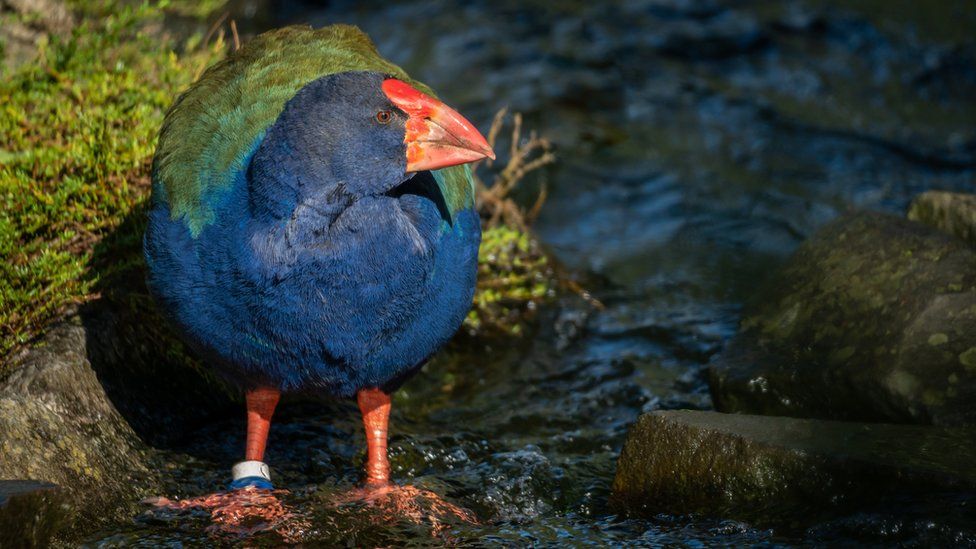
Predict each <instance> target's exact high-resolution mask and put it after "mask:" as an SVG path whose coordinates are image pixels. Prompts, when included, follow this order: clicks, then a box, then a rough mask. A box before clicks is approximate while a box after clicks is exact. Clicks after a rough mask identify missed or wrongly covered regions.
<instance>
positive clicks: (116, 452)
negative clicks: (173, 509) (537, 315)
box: [0, 318, 157, 521]
mask: <svg viewBox="0 0 976 549" xmlns="http://www.w3.org/2000/svg"><path fill="white" fill-rule="evenodd" d="M85 340H86V336H85V330H84V328H83V327H82V326H81V325H80V322H78V320H77V318H76V319H75V322H70V323H65V324H63V325H61V326H58V327H57V328H55V329H54V330H52V331H51V332H50V333H49V334H48V335H47V336H46V337H45V338H44V339H43V341H42V342H41V344H40V345H38V346H37V347H35V348H34V349H33V350H31V351H29V352H27V353H26V354H25V355H24V356H23V357H22V358H21V360H19V361H18V363H17V364H16V366H15V367H14V369H13V370H12V372H11V373H10V375H9V376H8V377H7V379H6V380H5V381H4V382H3V383H2V385H0V456H2V457H0V478H32V479H39V480H43V481H47V482H53V483H55V484H57V485H59V486H63V487H64V492H65V496H66V499H67V500H68V501H69V502H71V503H72V504H73V508H74V509H75V511H77V513H78V515H79V516H78V519H79V520H81V521H89V520H93V521H97V520H101V519H105V518H110V517H112V516H113V515H114V513H113V511H115V510H117V509H118V508H119V502H120V501H129V500H132V499H137V498H138V497H139V494H140V492H145V491H146V490H148V489H149V488H151V487H154V486H156V485H157V479H156V478H155V475H154V473H153V471H154V470H155V469H156V467H155V466H154V465H153V457H152V455H151V452H150V451H149V449H148V448H147V447H146V446H145V445H144V444H143V443H142V442H141V441H140V440H139V438H138V437H137V436H136V434H135V432H133V430H132V428H131V427H130V426H129V425H128V423H126V421H125V420H124V419H123V417H122V416H121V415H120V414H119V412H118V410H116V408H115V406H114V405H113V404H112V402H111V400H110V399H109V398H108V397H107V395H106V394H105V390H104V389H103V388H102V385H101V384H100V383H99V380H98V378H97V376H96V375H95V372H94V370H93V369H92V368H91V365H90V363H89V361H88V357H87V356H86V341H85ZM119 517H121V515H118V517H116V518H119Z"/></svg>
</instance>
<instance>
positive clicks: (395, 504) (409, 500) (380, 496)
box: [334, 483, 478, 536]
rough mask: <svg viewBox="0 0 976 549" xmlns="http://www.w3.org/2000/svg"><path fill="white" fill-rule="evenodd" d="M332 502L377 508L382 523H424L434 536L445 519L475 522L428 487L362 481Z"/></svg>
mask: <svg viewBox="0 0 976 549" xmlns="http://www.w3.org/2000/svg"><path fill="white" fill-rule="evenodd" d="M334 503H335V504H336V505H348V504H356V503H359V504H365V505H367V506H369V507H372V508H375V509H377V510H378V511H379V515H378V518H379V520H381V521H383V522H388V523H389V522H396V521H399V520H408V521H410V522H413V523H415V524H422V523H424V522H427V523H428V524H430V526H431V528H432V533H433V534H434V535H435V536H436V535H438V534H440V533H441V532H442V531H443V530H444V529H446V528H447V527H448V523H447V522H446V521H452V520H461V521H464V522H468V523H471V524H477V523H478V520H477V519H476V518H475V516H474V513H472V512H471V511H469V510H468V509H465V508H463V507H460V506H458V505H455V504H453V503H450V502H448V501H445V500H444V499H443V498H441V497H440V496H439V495H437V494H436V493H434V492H431V491H430V490H422V489H420V488H416V487H413V486H399V485H396V484H393V483H381V484H380V483H378V484H366V485H365V486H362V487H360V488H354V489H352V490H350V491H348V492H346V493H345V494H342V495H340V496H339V497H337V498H335V500H334Z"/></svg>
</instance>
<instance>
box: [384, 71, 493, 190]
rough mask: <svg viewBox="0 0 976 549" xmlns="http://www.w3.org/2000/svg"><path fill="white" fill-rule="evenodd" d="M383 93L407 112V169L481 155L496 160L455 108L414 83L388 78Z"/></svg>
mask: <svg viewBox="0 0 976 549" xmlns="http://www.w3.org/2000/svg"><path fill="white" fill-rule="evenodd" d="M383 93H385V94H386V96H387V97H388V98H389V99H390V101H392V102H393V104H394V105H396V106H397V108H399V109H400V110H402V111H403V112H405V113H407V116H409V117H410V118H409V119H408V120H407V124H406V126H407V131H406V135H405V136H404V138H403V142H404V143H406V144H407V171H408V172H420V171H424V170H436V169H439V168H446V167H448V166H456V165H458V164H466V163H468V162H474V161H475V160H481V159H482V158H491V159H492V160H494V159H495V153H494V151H492V150H491V147H490V146H488V142H487V141H485V138H484V136H482V135H481V133H479V132H478V130H477V129H475V127H474V124H472V123H471V122H468V121H467V119H465V118H464V117H463V116H461V115H460V114H458V112H457V111H455V110H454V109H452V108H450V107H448V106H447V105H445V104H444V103H442V102H440V101H438V100H437V99H434V98H433V97H431V96H429V95H427V94H425V93H422V92H420V91H419V90H417V89H416V88H414V87H413V86H410V85H409V84H407V83H405V82H403V81H401V80H397V79H396V78H387V79H386V80H384V81H383Z"/></svg>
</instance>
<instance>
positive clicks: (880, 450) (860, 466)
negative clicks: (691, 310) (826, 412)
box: [612, 411, 976, 529]
mask: <svg viewBox="0 0 976 549" xmlns="http://www.w3.org/2000/svg"><path fill="white" fill-rule="evenodd" d="M974 461H976V428H972V427H935V426H917V425H891V424H878V423H874V424H871V423H855V422H836V421H825V420H811V419H796V418H784V417H767V416H749V415H743V414H722V413H717V412H699V411H663V412H661V411H659V412H652V413H649V414H645V415H643V416H641V417H640V419H639V420H638V421H637V423H636V424H635V425H634V426H633V427H631V429H630V432H629V433H628V435H627V441H626V443H625V444H624V448H623V451H622V452H621V454H620V458H619V461H618V463H617V473H616V477H615V478H614V481H613V496H612V501H613V503H614V505H615V506H616V507H617V508H618V509H620V510H622V511H625V512H628V513H631V514H637V515H654V514H657V513H671V514H675V513H700V514H705V515H710V516H718V517H722V518H737V519H741V520H747V521H751V522H753V523H755V524H763V525H773V526H786V527H793V528H799V529H803V528H807V527H809V526H811V525H813V524H814V523H819V522H821V521H825V520H829V519H831V518H833V517H836V516H841V515H845V516H849V515H850V514H851V513H852V512H854V511H863V510H865V509H868V510H873V511H877V512H878V513H889V514H892V515H894V516H903V515H906V514H907V515H911V514H913V513H914V514H917V515H918V516H923V517H932V520H936V519H935V517H941V518H945V517H946V516H948V515H949V514H952V507H953V506H954V505H955V504H956V502H958V501H959V500H958V499H957V498H955V497H954V496H953V495H954V494H958V495H959V496H960V498H962V500H963V501H965V495H966V494H971V493H972V490H973V489H974V488H976V469H974V468H973V467H972V464H973V463H974ZM926 494H931V495H936V496H937V497H934V498H927V497H925V495H926ZM908 495H910V496H912V497H910V498H907V499H906V500H904V501H908V502H910V503H909V504H905V505H906V506H905V507H898V506H900V505H902V504H901V503H899V504H897V505H895V506H894V509H892V508H889V504H890V503H891V502H894V501H902V500H899V499H898V498H899V497H900V496H908ZM911 505H914V506H916V507H917V508H911V509H910V508H909V507H908V506H911ZM970 514H971V513H970ZM941 518H940V520H941ZM959 522H960V523H961V524H962V526H963V527H965V524H966V522H965V521H959ZM969 524H972V522H971V521H970V522H969ZM956 526H959V525H958V524H957V525H956Z"/></svg>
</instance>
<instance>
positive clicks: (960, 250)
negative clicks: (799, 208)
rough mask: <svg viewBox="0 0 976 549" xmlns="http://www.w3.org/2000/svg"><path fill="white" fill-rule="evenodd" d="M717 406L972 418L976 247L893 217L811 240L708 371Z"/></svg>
mask: <svg viewBox="0 0 976 549" xmlns="http://www.w3.org/2000/svg"><path fill="white" fill-rule="evenodd" d="M709 382H710V388H711V391H712V397H713V400H714V403H715V407H716V408H717V409H718V410H719V411H724V412H744V413H760V414H769V415H787V416H799V417H817V418H824V419H847V420H861V421H888V422H894V423H922V424H927V423H934V424H940V425H960V424H969V423H972V422H973V421H976V252H974V250H972V249H971V248H969V247H968V246H967V245H966V244H965V243H964V242H963V241H961V240H959V239H956V238H952V237H949V236H947V235H945V234H943V233H941V232H939V231H937V230H935V229H931V228H929V227H925V226H923V225H920V224H918V223H913V222H911V221H907V220H904V219H900V218H897V217H892V216H887V215H880V214H870V213H863V214H856V215H852V216H849V217H846V218H844V219H841V220H839V221H837V222H835V223H833V224H831V225H830V226H828V227H826V228H824V229H823V230H822V231H821V232H819V233H818V234H816V235H815V236H814V237H812V238H811V239H810V240H809V241H808V242H806V243H805V244H804V245H803V246H801V247H800V249H799V250H797V252H796V254H795V255H794V256H793V257H792V259H790V261H789V262H788V263H787V265H786V266H785V267H784V268H783V269H782V270H781V271H780V272H779V273H777V274H776V275H775V276H774V277H773V279H772V280H771V281H770V283H769V285H768V287H767V288H766V290H765V291H764V292H761V293H760V294H759V296H758V297H757V299H755V300H754V301H753V303H752V304H751V305H749V306H747V307H746V309H745V312H744V315H743V319H742V324H741V328H740V332H739V334H738V335H737V336H736V337H735V338H733V340H732V341H731V342H730V343H729V344H728V345H727V347H726V348H725V350H724V351H723V352H722V353H721V354H720V356H718V357H717V358H716V359H715V360H714V361H713V362H712V364H711V365H710V367H709Z"/></svg>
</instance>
